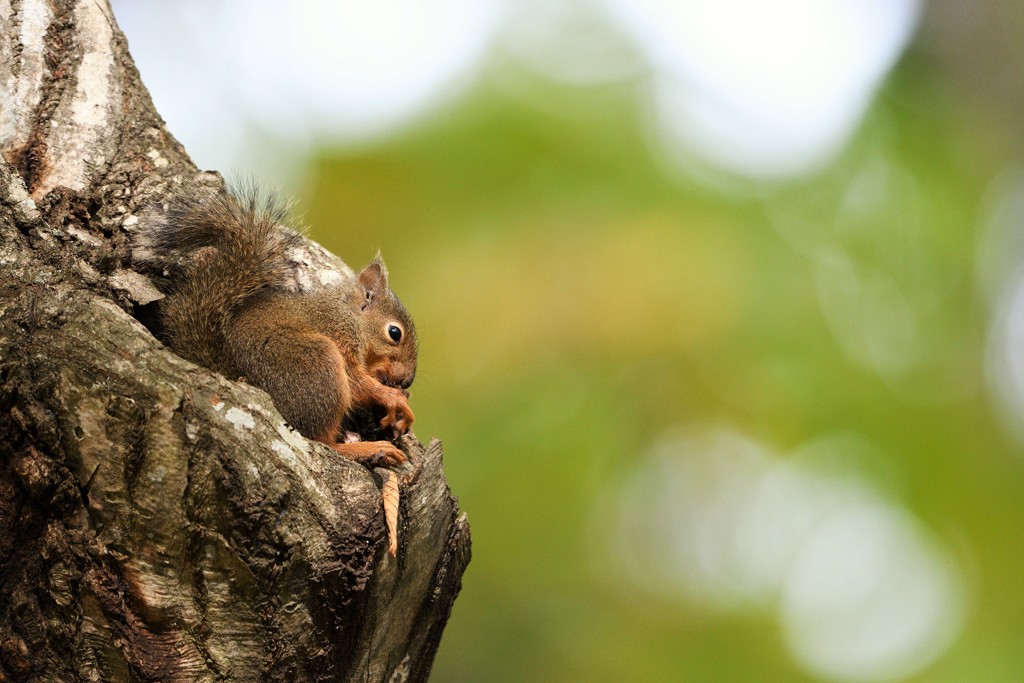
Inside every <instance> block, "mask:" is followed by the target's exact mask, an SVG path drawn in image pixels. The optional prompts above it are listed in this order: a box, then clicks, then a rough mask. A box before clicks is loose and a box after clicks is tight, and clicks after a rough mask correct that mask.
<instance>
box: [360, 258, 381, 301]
mask: <svg viewBox="0 0 1024 683" xmlns="http://www.w3.org/2000/svg"><path fill="white" fill-rule="evenodd" d="M358 281H359V289H360V291H361V292H362V293H363V303H362V306H361V308H362V309H363V310H366V309H367V308H369V307H370V306H371V305H373V302H375V301H376V300H377V299H379V298H380V297H382V296H384V295H385V294H386V293H387V291H388V269H387V268H386V267H385V266H384V262H383V261H382V260H381V258H380V254H378V255H377V257H376V258H374V259H373V260H372V261H370V264H369V265H368V266H366V267H365V268H363V269H362V271H360V273H359V277H358Z"/></svg>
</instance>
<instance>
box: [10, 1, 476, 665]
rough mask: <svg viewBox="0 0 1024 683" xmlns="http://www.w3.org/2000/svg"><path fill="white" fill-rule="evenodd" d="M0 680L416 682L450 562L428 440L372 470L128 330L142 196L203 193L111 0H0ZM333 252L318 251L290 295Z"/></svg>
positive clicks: (325, 274) (334, 266)
mask: <svg viewBox="0 0 1024 683" xmlns="http://www.w3.org/2000/svg"><path fill="white" fill-rule="evenodd" d="M0 31H2V33H0V79H2V82H3V86H2V87H3V92H2V96H3V100H2V101H0V107H2V108H0V151H2V155H3V162H2V163H0V274H2V278H0V681H7V680H11V681H28V680H31V681H55V682H56V681H60V682H67V681H125V680H139V681H214V680H217V681H224V680H229V681H256V680H268V681H290V682H291V681H336V680H366V681H382V680H425V679H426V678H427V676H428V675H429V672H430V667H431V663H432V661H433V658H434V655H435V653H436V651H437V647H438V644H439V642H440V638H441V633H442V630H443V628H444V625H445V623H446V621H447V619H448V616H449V614H450V612H451V607H452V604H453V601H454V600H455V597H456V595H457V594H458V591H459V588H460V585H461V584H460V581H461V576H462V573H463V571H464V570H465V567H466V564H467V563H468V562H469V555H470V538H469V527H468V524H467V522H466V518H465V515H460V513H459V511H458V506H457V502H456V501H455V500H454V499H453V498H452V496H451V493H450V491H449V489H448V486H447V483H446V481H445V478H444V473H443V470H442V462H441V460H442V458H441V445H440V443H439V442H438V441H436V440H435V441H432V442H431V443H430V444H429V445H427V446H426V447H424V446H422V445H421V444H419V443H418V442H417V441H416V440H415V438H414V437H407V438H406V439H405V441H404V445H405V446H406V448H407V449H408V450H409V452H410V453H411V454H412V458H413V459H414V461H415V462H417V463H418V465H419V469H418V471H417V473H416V474H415V475H410V474H408V473H407V472H406V473H403V474H402V475H401V476H402V477H403V479H402V481H403V484H402V486H401V494H402V495H401V511H400V518H399V547H398V554H397V556H396V557H392V556H390V555H389V554H388V553H387V537H386V530H385V521H384V513H383V506H382V501H381V486H382V483H383V481H384V478H385V477H387V476H392V475H389V474H388V473H387V472H385V471H383V470H375V471H370V470H368V469H366V468H365V467H363V466H362V465H359V464H356V463H353V462H350V461H347V460H344V459H340V458H339V457H337V455H336V454H335V453H334V452H333V451H331V450H330V449H328V448H327V447H326V446H324V445H322V444H319V443H315V442H310V441H307V440H305V439H303V438H302V437H301V436H300V435H299V434H298V433H297V432H295V431H293V430H292V429H291V428H289V427H288V426H287V425H286V424H285V423H284V421H283V419H282V418H281V417H280V415H279V414H278V412H277V411H276V410H275V409H274V406H273V403H272V402H271V401H270V398H269V397H268V396H267V395H266V394H265V393H263V392H262V391H259V390H257V389H255V388H253V387H251V386H248V385H246V384H243V383H239V382H234V381H230V380H228V379H225V378H224V377H221V376H220V375H217V374H215V373H212V372H210V371H208V370H206V369H204V368H201V367H198V366H196V365H194V364H192V363H189V362H187V361H185V360H183V359H181V358H179V357H177V356H175V355H174V354H173V353H172V352H171V351H169V350H168V349H167V348H165V347H164V346H163V345H161V344H160V343H159V342H158V341H157V340H156V339H155V338H154V336H153V335H152V334H151V333H150V331H149V330H148V329H147V328H146V327H145V326H144V325H143V324H142V322H140V321H143V322H145V321H147V320H148V318H147V316H150V315H151V314H152V309H153V307H154V306H159V299H160V297H161V294H160V292H159V289H158V288H157V287H156V286H155V285H154V283H153V282H152V281H150V279H148V278H147V277H146V276H145V275H143V274H140V273H137V272H135V271H134V270H132V267H131V259H130V249H129V244H130V233H131V230H132V229H133V228H134V227H135V226H136V225H137V224H138V215H139V214H140V213H141V212H142V211H143V210H144V209H145V207H146V206H148V205H151V204H153V203H154V202H158V201H160V200H161V199H162V198H165V197H167V196H168V195H170V194H172V193H174V192H175V191H176V190H179V188H180V187H182V186H183V185H184V186H188V185H189V184H203V185H212V186H219V185H221V184H222V181H221V179H220V176H219V175H217V174H212V173H200V172H198V171H197V169H196V168H195V166H194V165H193V164H192V162H191V161H190V160H189V158H188V156H187V155H186V153H185V151H184V149H183V148H182V147H181V145H180V144H178V143H177V142H176V141H175V140H174V139H173V137H171V135H170V134H169V133H168V132H167V130H166V128H165V127H164V125H163V122H162V121H161V119H160V117H159V115H158V114H157V113H156V111H155V110H154V108H153V105H152V102H151V101H150V98H149V95H148V93H147V91H146V89H145V88H144V87H143V85H142V83H141V81H140V79H139V75H138V72H137V71H136V69H135V66H134V64H133V62H132V59H131V57H130V55H129V54H128V49H127V44H126V42H125V39H124V36H123V35H122V33H121V31H120V30H119V29H118V27H117V24H116V22H115V21H114V18H113V15H112V13H111V10H110V7H109V5H108V4H107V2H106V0H79V1H78V2H74V1H72V0H20V1H19V0H0ZM342 269H345V266H344V264H342V263H341V262H340V261H338V260H337V259H336V258H335V257H333V256H331V255H330V254H328V253H327V252H325V251H324V250H323V249H321V248H320V247H318V246H317V245H315V244H313V243H308V245H307V248H306V250H305V253H302V254H297V255H296V257H295V284H294V286H295V287H298V288H309V287H313V286H316V284H317V283H320V282H325V281H327V280H328V279H330V276H331V271H339V270H342Z"/></svg>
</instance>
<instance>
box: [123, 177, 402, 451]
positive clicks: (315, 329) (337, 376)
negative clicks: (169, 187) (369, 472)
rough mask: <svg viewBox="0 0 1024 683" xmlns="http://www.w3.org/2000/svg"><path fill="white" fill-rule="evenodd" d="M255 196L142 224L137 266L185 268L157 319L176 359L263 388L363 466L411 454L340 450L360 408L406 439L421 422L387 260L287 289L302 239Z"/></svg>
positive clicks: (159, 215)
mask: <svg viewBox="0 0 1024 683" xmlns="http://www.w3.org/2000/svg"><path fill="white" fill-rule="evenodd" d="M283 219H284V212H283V211H282V210H281V209H279V208H278V207H277V206H276V205H275V204H274V203H273V202H272V201H271V200H261V199H260V198H259V195H258V194H257V193H255V192H249V193H247V194H246V195H245V196H244V197H242V198H241V199H239V198H236V197H234V196H232V195H230V194H227V193H221V194H218V195H210V194H201V193H192V194H189V195H187V196H186V195H182V196H181V197H180V198H177V199H175V200H173V201H172V202H171V203H170V207H169V208H168V209H167V210H166V211H163V212H153V213H152V214H151V215H149V216H147V217H146V219H145V220H144V221H143V224H142V225H141V226H140V227H141V229H140V231H139V237H138V239H137V240H136V245H135V246H136V249H135V254H136V258H137V260H139V261H142V262H149V263H153V264H176V267H175V268H173V269H172V277H171V285H170V293H169V294H168V296H167V297H166V298H165V299H164V300H163V301H162V302H161V310H160V320H161V323H162V326H163V329H164V334H165V336H166V340H167V343H168V345H169V346H170V347H171V348H172V349H173V350H174V351H175V352H176V353H178V354H179V355H181V356H184V357H185V358H188V359H189V360H192V361H195V362H197V363H200V364H202V365H205V366H207V367H209V368H211V369H213V370H216V371H218V372H221V373H223V374H224V375H226V376H228V377H231V378H236V377H244V378H245V379H246V381H248V382H250V383H251V384H254V385H255V386H257V387H260V388H261V389H263V390H265V391H266V392H267V393H269V394H270V396H271V398H272V399H273V400H274V405H275V406H277V409H278V410H279V411H280V412H281V414H282V415H283V416H284V418H285V419H286V420H288V422H289V423H291V424H292V425H293V426H294V427H295V428H296V429H298V430H299V432H301V433H302V434H303V435H304V436H306V437H308V438H312V439H316V440H318V441H323V442H324V443H327V444H329V445H330V446H331V447H332V448H334V449H335V450H337V451H339V452H340V453H342V454H344V455H347V456H349V457H352V458H355V459H367V458H374V457H378V456H379V457H382V458H384V459H385V460H388V461H390V462H401V461H402V460H404V459H405V456H404V455H403V454H402V452H401V451H400V450H398V449H397V448H396V447H395V446H394V445H393V444H391V443H389V442H387V441H371V442H355V443H338V436H339V432H340V430H341V425H342V422H343V420H344V419H345V418H346V417H351V416H352V414H353V413H354V412H355V411H363V412H366V413H369V414H371V415H373V416H374V419H375V421H376V422H377V424H378V427H379V428H380V429H384V430H388V431H393V432H394V433H396V434H401V433H404V432H406V431H408V429H409V427H410V426H411V424H412V422H413V419H414V418H413V414H412V411H411V410H410V409H409V404H408V392H407V391H406V390H407V389H408V388H409V385H410V384H412V381H413V378H414V377H415V375H416V356H417V352H418V345H417V339H416V328H415V326H414V325H413V321H412V318H411V317H410V316H409V313H408V312H407V311H406V309H405V307H404V306H403V305H402V303H401V302H400V301H399V300H398V298H397V297H396V296H395V295H394V293H392V291H391V289H390V288H389V286H388V273H387V270H386V268H385V267H384V264H383V262H382V261H381V260H380V258H379V257H378V258H376V259H374V260H373V261H372V262H371V263H370V264H369V265H368V266H366V267H365V268H364V269H363V270H362V271H361V272H360V273H358V274H357V275H355V276H353V277H349V278H343V279H342V281H341V282H340V283H339V284H337V285H333V286H330V287H325V288H323V289H319V290H316V291H312V292H300V293H294V292H287V291H285V290H284V288H283V287H284V285H285V283H286V280H287V276H288V271H289V263H288V256H287V253H288V250H289V249H292V248H294V247H296V246H298V245H299V244H300V240H301V238H300V237H299V236H298V234H297V233H294V232H291V231H289V230H287V229H284V228H282V227H281V225H280V224H281V221H282V220H283Z"/></svg>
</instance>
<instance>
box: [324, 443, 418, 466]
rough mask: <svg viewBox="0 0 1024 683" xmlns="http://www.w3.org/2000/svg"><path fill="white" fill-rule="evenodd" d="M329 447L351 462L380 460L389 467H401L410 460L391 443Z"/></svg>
mask: <svg viewBox="0 0 1024 683" xmlns="http://www.w3.org/2000/svg"><path fill="white" fill-rule="evenodd" d="M327 445H328V446H330V447H331V448H333V449H334V450H336V451H338V453H341V454H342V455H344V456H345V457H346V458H348V459H350V460H355V461H357V462H365V461H367V460H374V459H377V458H380V459H382V460H384V462H386V463H387V464H389V465H401V464H402V463H403V462H405V461H406V460H407V459H408V458H406V455H405V453H403V452H402V451H401V450H400V449H399V448H398V447H397V446H395V445H394V444H393V443H391V442H389V441H353V442H351V443H330V442H327Z"/></svg>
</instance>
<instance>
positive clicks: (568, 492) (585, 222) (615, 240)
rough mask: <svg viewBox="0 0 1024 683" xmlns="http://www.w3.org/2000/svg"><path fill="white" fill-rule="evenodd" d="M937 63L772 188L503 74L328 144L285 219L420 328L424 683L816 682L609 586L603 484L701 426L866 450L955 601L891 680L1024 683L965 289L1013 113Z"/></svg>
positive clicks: (1004, 525)
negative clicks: (437, 512) (427, 641)
mask: <svg viewBox="0 0 1024 683" xmlns="http://www.w3.org/2000/svg"><path fill="white" fill-rule="evenodd" d="M933 47H934V45H931V46H929V45H923V46H922V45H919V46H917V47H916V48H915V49H913V50H912V51H911V53H910V54H909V55H908V56H907V57H906V58H905V59H904V61H903V62H902V63H901V65H900V66H899V67H898V68H897V71H896V72H895V73H894V74H893V75H892V76H891V77H890V79H889V81H888V84H887V86H886V87H885V88H884V90H883V92H882V93H881V95H880V97H879V98H878V100H877V101H876V103H875V105H874V107H873V109H872V110H871V111H870V112H869V114H868V116H867V119H866V121H865V123H864V125H863V126H862V128H861V130H860V132H859V133H858V135H857V137H856V139H855V140H854V141H853V143H852V144H851V145H850V146H849V147H848V148H847V149H846V150H845V151H844V152H843V154H842V156H841V158H840V159H838V160H837V161H836V162H835V163H834V164H832V165H830V166H829V167H828V168H827V169H825V170H823V171H822V172H820V173H818V174H816V175H814V176H811V177H806V178H802V179H798V180H795V181H789V182H779V183H760V184H754V183H750V182H745V181H740V180H736V179H732V178H727V177H721V176H717V175H715V173H714V172H713V171H709V170H699V169H698V170H695V171H694V172H693V173H686V172H683V171H681V170H674V169H672V168H671V167H670V166H668V165H667V164H666V162H665V161H664V160H662V159H660V158H658V156H657V154H654V153H652V152H651V146H650V145H649V142H650V141H649V139H648V137H647V134H646V133H645V132H644V127H643V125H642V121H643V112H642V111H639V110H638V109H637V107H636V105H635V99H634V98H633V97H632V94H631V88H632V87H634V86H630V87H625V86H621V85H620V86H615V87H612V86H608V87H600V88H589V89H571V88H565V87H560V86H558V85H556V84H553V83H547V82H544V81H542V80H539V79H538V78H535V77H530V76H528V75H525V74H523V73H521V72H519V71H517V70H516V69H515V68H514V67H512V66H510V65H508V64H504V65H500V64H499V65H497V66H495V67H494V68H493V70H492V72H491V73H490V74H489V77H488V78H485V79H484V81H483V83H482V84H481V85H479V86H478V87H477V88H476V89H475V90H474V91H473V92H472V94H471V95H470V96H469V97H468V98H466V99H463V100H462V101H460V102H459V103H458V104H457V105H454V106H452V107H450V108H448V109H446V110H444V111H441V112H437V113H436V114H435V115H433V116H432V117H431V118H430V119H429V121H426V122H424V123H421V124H419V125H418V126H417V127H416V128H414V129H413V130H410V131H408V132H407V133H405V134H403V135H401V136H400V137H398V138H395V139H393V140H391V141H389V142H387V143H384V144H381V145H378V146H374V147H371V148H367V149H364V150H362V151H359V152H351V151H349V152H331V151H327V150H324V151H322V152H321V154H320V156H319V157H318V158H317V159H316V160H315V161H314V163H313V173H312V178H313V185H312V186H311V187H310V188H308V189H307V190H305V191H304V196H305V197H306V198H307V203H306V205H305V206H302V207H301V208H302V209H303V211H304V219H305V220H306V221H307V222H308V223H309V224H310V225H312V226H313V227H314V230H313V234H314V236H315V237H316V238H317V239H319V240H320V241H322V242H323V243H324V244H325V245H326V246H327V247H328V248H330V249H331V250H333V251H335V252H337V253H339V254H341V255H343V256H344V257H345V258H346V260H348V261H349V262H350V263H351V264H353V265H354V266H359V265H361V264H363V263H365V262H366V261H368V260H369V259H370V258H371V257H372V256H373V254H374V253H375V251H376V250H377V249H378V248H379V249H380V250H381V251H382V252H383V254H384V257H385V260H386V261H387V263H388V266H389V268H390V271H391V275H392V285H393V287H394V288H395V290H396V291H397V292H398V293H399V295H400V296H401V297H403V299H404V300H405V301H406V303H407V304H408V306H409V308H410V309H411V310H412V311H413V312H414V315H415V317H416V321H417V326H418V328H419V330H420V338H421V347H422V351H421V353H422V356H421V361H420V372H419V375H418V378H417V381H416V385H415V387H414V388H413V399H412V403H413V406H414V409H415V411H416V415H417V423H416V431H417V433H418V434H419V435H420V437H421V438H429V437H431V436H434V435H437V436H440V437H442V438H443V439H444V441H445V444H446V471H447V473H448V477H449V479H450V481H451V484H452V488H453V491H454V492H455V493H456V495H458V497H459V499H460V504H461V506H462V508H463V509H464V510H466V511H467V512H468V514H469V519H470V522H471V525H472V530H473V540H474V547H473V554H474V558H473V561H472V563H471V565H470V567H469V569H468V572H467V573H466V576H465V578H464V588H463V593H462V596H461V597H460V599H459V600H458V602H457V603H456V606H455V610H454V613H453V615H452V619H451V622H450V623H449V626H448V629H447V631H446V634H445V638H444V641H443V643H442V647H441V651H440V654H439V657H438V660H437V663H436V666H435V672H434V680H437V681H572V680H579V681H584V680H585V681H622V680H636V681H670V680H716V681H724V680H759V681H771V680H777V681H800V680H811V678H809V677H808V674H806V673H804V672H802V671H801V669H800V668H799V667H798V666H797V665H796V664H795V663H794V662H793V660H792V659H791V658H790V657H789V655H788V654H787V652H786V649H785V647H784V644H783V643H782V641H781V637H780V633H779V630H778V625H777V624H776V622H775V621H774V620H773V619H771V618H769V616H768V615H766V614H765V613H764V611H763V610H758V609H753V610H747V611H742V610H741V611H738V612H730V613H727V614H724V615H723V614H720V613H709V612H708V611H706V610H702V609H698V608H697V607H696V606H693V605H688V604H686V603H681V602H679V601H678V600H676V599H673V598H671V597H668V596H666V597H665V598H664V599H654V598H652V597H651V596H650V595H640V594H637V593H636V592H634V591H632V590H631V589H630V588H629V586H627V585H624V583H623V581H622V579H621V575H620V574H619V573H618V572H617V571H615V570H614V569H613V566H614V564H615V562H614V558H613V557H612V556H611V555H612V553H613V547H612V546H611V545H610V544H609V543H608V542H607V540H606V539H605V538H604V529H603V528H602V525H601V524H600V523H599V520H600V519H603V517H601V515H602V514H603V513H604V512H606V510H605V509H604V508H605V506H607V505H610V504H612V503H611V501H612V500H613V496H612V495H611V494H610V492H613V491H614V490H615V486H616V482H618V481H620V480H621V478H622V477H623V476H624V473H627V472H629V471H630V470H631V469H632V468H634V467H636V465H637V463H638V462H639V461H640V460H641V459H642V458H643V457H644V455H645V454H646V453H647V452H648V451H649V450H650V448H651V447H652V445H653V444H654V443H655V442H656V441H657V440H658V438H659V437H660V435H662V434H664V433H666V432H668V431H670V430H672V429H674V428H676V427H679V426H681V425H694V424H696V425H699V424H705V423H718V422H724V423H728V424H730V425H732V426H734V427H735V428H737V429H739V430H741V431H743V432H745V433H748V434H751V435H754V436H756V437H757V438H758V439H761V440H763V441H764V442H766V443H769V444H772V445H773V447H775V448H778V449H779V450H780V451H782V452H785V451H787V450H790V449H792V448H794V447H796V446H798V445H799V444H801V443H803V442H805V441H807V440H808V439H812V438H814V437H816V436H818V435H820V434H824V433H833V432H853V433H857V434H859V435H861V436H862V437H863V438H864V439H865V440H866V441H867V442H868V443H870V444H872V445H873V446H875V447H876V448H877V450H878V453H879V455H878V457H877V460H876V461H872V462H864V463H859V464H858V466H859V467H860V468H861V469H862V470H863V471H865V472H866V473H867V474H868V476H870V477H871V478H872V480H873V482H874V483H875V484H876V485H877V486H879V487H880V488H882V489H884V490H886V491H888V492H890V493H891V495H892V497H893V498H894V499H896V500H898V501H900V502H901V503H902V504H905V505H906V506H908V507H909V509H911V510H912V511H913V512H914V513H915V514H916V515H917V516H918V517H919V518H920V519H921V520H922V521H923V522H924V524H925V525H926V526H927V527H929V528H930V529H932V530H933V531H934V532H935V533H936V535H938V536H939V537H941V538H942V539H944V540H945V541H946V542H947V543H950V544H951V545H952V547H953V550H954V554H955V555H956V556H957V559H958V561H959V562H960V563H961V564H962V566H963V568H964V570H965V578H966V581H967V590H968V598H969V605H968V615H967V619H966V623H965V627H964V630H963V632H962V633H961V635H960V637H959V638H958V639H957V640H956V641H955V642H954V644H953V645H952V646H951V647H950V649H949V650H948V651H947V652H946V653H945V654H944V655H943V656H942V657H940V658H939V659H938V660H937V661H936V662H935V663H934V664H932V665H931V666H930V667H928V668H927V669H925V670H924V671H923V672H922V673H920V674H919V675H918V676H916V677H915V678H914V679H913V680H921V681H925V680H927V681H964V680H984V681H1016V680H1018V679H1019V675H1020V671H1022V670H1024V649H1022V648H1020V646H1019V636H1020V634H1021V633H1022V632H1024V593H1022V592H1021V591H1020V590H1019V586H1018V582H1019V577H1020V576H1022V575H1024V535H1022V534H1020V533H1019V529H1020V528H1021V527H1022V526H1024V506H1022V505H1021V500H1022V499H1024V495H1022V494H1024V460H1022V459H1021V456H1022V455H1024V449H1022V448H1021V446H1020V444H1018V443H1015V442H1013V441H1012V440H1011V438H1010V437H1009V436H1008V435H1007V434H1006V432H1005V431H1004V430H1003V429H1002V428H1000V427H999V426H998V424H997V422H996V419H995V417H994V415H993V412H994V411H993V408H992V406H991V399H990V398H989V397H988V394H987V389H986V386H985V383H984V375H983V357H984V347H985V343H986V335H987V333H988V329H989V325H990V324H991V320H990V316H991V314H992V311H989V310H986V308H985V306H983V305H981V304H979V295H978V292H977V285H976V282H975V272H974V268H975V256H974V253H975V250H976V245H977V240H978V239H979V234H978V232H979V228H978V226H979V221H980V217H979V211H980V209H981V202H982V197H983V196H984V193H985V191H986V188H987V186H988V184H989V182H990V181H991V179H992V178H993V177H994V176H995V175H996V174H998V173H999V172H1000V171H1001V170H1003V169H1004V168H1006V167H1008V166H1009V165H1011V164H1014V163H1019V160H1020V157H1019V155H1020V152H1021V146H1020V131H1019V130H1016V129H1017V128H1019V120H1018V119H1012V120H1011V119H1010V118H1008V117H1006V116H1004V115H1003V114H1002V113H1001V112H1000V110H999V107H998V106H996V105H994V104H993V103H992V101H990V100H987V99H986V97H987V96H989V95H991V94H992V93H988V94H986V93H985V92H982V91H984V88H983V87H982V86H981V85H979V87H978V92H979V93H981V94H978V96H976V97H975V96H966V95H962V93H960V91H958V90H957V87H958V86H959V85H961V84H962V81H957V80H955V78H954V77H953V76H950V74H949V71H948V70H947V68H946V67H947V66H948V64H945V63H944V62H943V61H942V60H941V59H940V57H939V56H936V54H935V53H934V51H930V50H931V49H932V48H933ZM1019 75H1020V74H1019V73H1018V76H1019ZM976 94H977V93H976ZM837 258H838V260H837ZM844 278H845V279H844ZM851 282H852V283H853V285H850V284H849V283H851ZM858 283H859V284H858ZM851 286H852V287H854V289H853V290H850V287H851ZM857 287H861V289H857ZM851 292H852V293H851ZM872 292H873V294H872ZM871 297H874V298H873V299H872V298H871ZM872 301H874V302H876V303H877V304H878V305H877V306H874V307H873V306H872ZM892 301H895V302H897V303H896V304H893V306H895V308H893V309H892V310H891V311H890V309H889V308H887V306H888V305H889V303H891V302H892ZM829 302H831V303H829ZM897 304H898V305H897ZM886 311H890V313H891V315H890V314H889V313H887V312H886ZM908 316H909V317H908ZM906 320H910V321H911V323H905V321H906ZM893 321H895V322H893ZM901 321H902V322H901ZM890 323H891V324H890ZM907 324H909V325H910V327H909V328H907V329H909V332H906V334H903V333H902V332H900V330H902V329H903V327H906V325H907ZM901 325H903V327H901ZM879 331H880V335H881V336H877V333H879ZM873 334H876V336H872V335H873ZM901 334H903V336H900V335H901Z"/></svg>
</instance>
